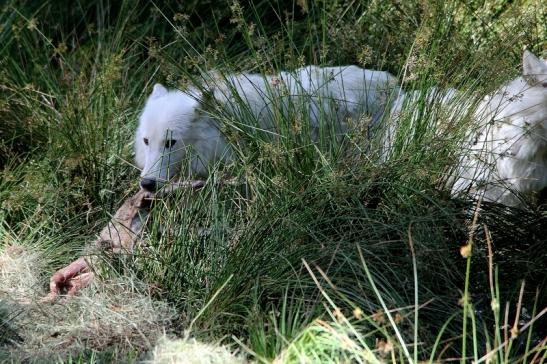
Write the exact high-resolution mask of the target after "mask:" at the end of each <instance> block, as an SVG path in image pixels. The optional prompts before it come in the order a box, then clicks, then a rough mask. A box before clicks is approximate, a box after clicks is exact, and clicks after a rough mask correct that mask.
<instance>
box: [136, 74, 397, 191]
mask: <svg viewBox="0 0 547 364" xmlns="http://www.w3.org/2000/svg"><path fill="white" fill-rule="evenodd" d="M210 83H212V85H211V86H207V87H206V88H207V91H205V92H201V91H199V90H198V89H195V88H193V89H190V90H189V91H186V92H183V91H179V90H167V89H166V88H165V87H164V86H162V85H160V84H156V85H155V86H154V89H153V91H152V94H151V95H150V96H149V98H148V100H147V101H146V104H145V106H144V109H143V111H142V113H141V115H140V118H139V127H138V129H137V133H136V137H135V155H136V158H135V159H136V162H137V165H138V166H139V168H141V169H142V173H141V186H142V187H143V188H144V189H146V190H149V191H154V190H156V189H157V188H159V187H161V186H163V185H164V184H165V183H166V182H167V181H168V180H169V179H171V178H173V177H174V176H176V175H178V174H183V175H188V176H198V177H205V176H207V174H208V171H209V169H210V167H211V166H212V165H213V164H215V163H217V162H227V161H229V160H230V159H231V158H232V151H231V148H230V146H229V144H228V142H227V140H226V138H225V136H224V135H223V134H222V132H221V131H220V128H219V122H218V120H216V119H215V117H213V116H212V113H210V112H209V111H208V108H210V104H211V103H213V104H216V105H218V106H220V107H221V108H222V109H223V110H224V111H226V112H227V113H229V114H231V115H232V116H234V117H235V118H236V119H241V120H249V118H254V119H255V120H256V125H255V126H256V127H259V128H262V129H264V130H268V131H271V133H273V134H275V133H276V121H277V120H278V116H279V115H281V116H282V117H289V115H290V113H291V112H292V113H293V114H294V113H298V114H299V115H301V116H302V119H305V120H306V121H307V122H309V129H310V131H311V134H312V135H311V136H310V137H311V138H317V135H318V130H319V128H320V127H321V126H322V125H323V126H327V127H329V128H334V130H335V131H336V132H337V133H340V134H343V133H344V132H345V129H346V121H347V119H348V118H352V119H357V118H358V117H359V116H360V115H361V114H362V113H367V114H368V115H370V116H371V117H372V118H373V120H374V121H377V120H378V119H379V118H380V117H381V116H382V114H383V112H384V110H386V108H387V107H388V106H389V100H390V95H392V94H395V93H396V92H397V90H398V87H397V81H396V79H395V78H394V77H393V76H392V75H391V74H389V73H388V72H383V71H371V70H365V69H362V68H359V67H357V66H345V67H325V68H321V67H316V66H307V67H303V68H300V69H297V70H296V71H294V72H281V73H279V74H278V75H275V76H264V75H258V74H238V75H229V76H226V77H225V78H221V79H218V78H217V80H216V81H215V82H210ZM276 117H277V119H276ZM189 149H191V155H190V158H191V159H190V169H191V170H189V171H185V172H183V173H180V172H181V171H180V169H181V164H182V160H183V159H184V157H185V156H186V154H187V151H188V150H189Z"/></svg>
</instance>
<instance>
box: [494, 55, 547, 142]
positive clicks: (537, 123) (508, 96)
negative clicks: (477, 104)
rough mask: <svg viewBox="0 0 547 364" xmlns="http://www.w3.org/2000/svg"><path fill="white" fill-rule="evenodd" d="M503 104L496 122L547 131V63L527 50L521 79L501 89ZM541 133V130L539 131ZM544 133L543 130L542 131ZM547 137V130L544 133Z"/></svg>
mask: <svg viewBox="0 0 547 364" xmlns="http://www.w3.org/2000/svg"><path fill="white" fill-rule="evenodd" d="M498 94H501V95H502V102H501V103H500V104H499V105H496V104H495V101H496V100H494V102H490V107H499V110H498V111H499V113H497V115H496V117H495V119H504V120H507V121H508V122H510V123H511V124H513V125H515V126H519V127H523V128H528V127H533V128H540V129H542V128H543V129H547V62H546V61H545V60H541V59H539V58H538V57H536V56H535V55H534V54H533V53H531V52H530V51H528V50H526V51H524V54H523V57H522V77H519V78H517V79H516V80H514V81H512V82H510V83H509V84H507V86H506V87H503V88H501V89H500V90H499V92H498ZM538 131H540V130H538ZM540 132H541V131H540ZM543 133H544V134H545V136H547V130H543Z"/></svg>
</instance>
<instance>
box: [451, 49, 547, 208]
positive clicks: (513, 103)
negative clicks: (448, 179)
mask: <svg viewBox="0 0 547 364" xmlns="http://www.w3.org/2000/svg"><path fill="white" fill-rule="evenodd" d="M474 117H475V121H476V122H477V124H478V126H479V127H478V130H477V131H476V132H474V133H472V134H470V135H469V137H468V140H469V152H468V153H464V154H463V156H462V157H461V159H460V164H459V168H458V170H456V172H455V176H457V177H456V178H455V182H454V184H453V186H452V195H461V194H462V193H463V194H469V195H470V196H471V197H474V198H478V197H480V196H482V198H483V199H484V200H485V201H494V202H499V203H502V204H505V205H507V206H518V205H520V204H521V200H520V198H519V196H518V195H519V194H522V195H527V194H529V193H532V192H537V191H540V190H542V189H543V188H546V187H547V62H546V61H544V60H540V59H538V58H537V57H536V56H534V55H533V54H532V53H530V52H529V51H525V52H524V56H523V75H522V76H521V77H518V78H516V79H515V80H513V81H511V82H509V83H507V84H506V85H504V86H503V87H501V88H500V89H499V90H498V91H496V92H495V93H494V94H493V95H490V96H487V97H485V98H484V100H483V101H482V102H481V103H480V104H479V106H478V108H477V110H476V112H475V115H474ZM515 192H516V194H515Z"/></svg>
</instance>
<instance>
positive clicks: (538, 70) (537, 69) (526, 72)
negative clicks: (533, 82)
mask: <svg viewBox="0 0 547 364" xmlns="http://www.w3.org/2000/svg"><path fill="white" fill-rule="evenodd" d="M546 73H547V64H546V63H545V62H544V61H543V60H541V59H539V58H538V57H536V56H535V55H534V54H533V53H532V52H530V51H529V50H525V51H524V54H523V55H522V75H523V76H546V77H547V75H546Z"/></svg>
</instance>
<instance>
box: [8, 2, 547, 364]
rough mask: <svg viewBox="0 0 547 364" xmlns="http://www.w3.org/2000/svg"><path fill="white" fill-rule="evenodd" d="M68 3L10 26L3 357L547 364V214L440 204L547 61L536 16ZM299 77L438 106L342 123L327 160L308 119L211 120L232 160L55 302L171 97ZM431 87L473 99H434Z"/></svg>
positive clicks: (478, 7) (221, 116) (295, 115)
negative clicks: (467, 154) (349, 74)
mask: <svg viewBox="0 0 547 364" xmlns="http://www.w3.org/2000/svg"><path fill="white" fill-rule="evenodd" d="M65 5H66V4H63V3H62V2H60V3H59V2H53V1H51V2H45V3H43V4H41V5H37V4H35V3H34V2H30V1H24V0H19V1H14V0H13V1H9V2H8V3H7V4H6V5H5V6H4V7H3V8H2V9H1V10H0V44H1V46H0V66H1V67H0V119H1V120H2V123H1V124H0V138H1V140H0V168H1V170H2V172H1V177H0V203H1V205H2V209H1V211H0V253H1V254H0V274H2V281H1V284H0V300H1V301H2V310H1V311H0V320H1V321H0V325H1V326H0V327H1V330H0V358H1V359H2V360H10V361H15V362H17V361H24V360H30V358H32V357H35V355H34V354H39V353H40V352H42V353H45V352H47V355H53V356H51V357H55V358H56V359H55V360H57V361H58V362H101V361H108V360H116V361H127V362H134V361H142V360H144V361H150V362H161V360H162V359H161V358H162V357H163V358H164V359H165V357H167V358H168V359H169V358H181V357H189V355H191V354H190V353H194V354H192V355H197V356H198V357H201V358H202V359H203V358H204V357H203V355H205V354H200V353H202V352H203V351H205V352H207V353H210V354H211V355H212V357H211V359H210V362H215V360H216V362H227V361H228V359H226V358H228V357H230V358H233V361H234V362H240V361H241V362H244V361H251V362H276V363H292V362H306V363H308V362H309V363H314V362H326V363H329V362H332V363H340V362H363V363H365V362H414V363H417V362H420V361H427V362H451V361H461V362H465V361H469V360H473V361H475V362H486V361H489V362H496V363H513V362H523V363H539V362H542V360H545V358H546V355H547V346H546V345H547V343H546V342H545V340H544V339H543V337H544V336H545V330H544V329H542V326H544V323H545V316H544V314H545V307H546V302H547V297H546V291H545V277H544V274H543V271H544V269H543V267H544V265H545V262H546V258H545V255H544V254H543V253H542V252H543V247H542V245H543V242H544V237H543V231H544V229H545V227H546V226H547V221H546V215H545V210H544V206H541V205H537V204H534V203H530V204H528V205H527V206H526V207H525V209H523V210H510V209H506V208H502V207H500V206H496V205H495V204H488V203H483V204H482V207H481V214H480V215H479V216H478V220H477V221H476V224H475V225H476V227H474V228H471V227H469V226H468V223H469V216H468V213H467V211H470V210H472V209H473V208H474V206H475V205H474V203H473V202H468V201H457V200H453V199H451V198H450V197H449V196H448V194H447V192H446V186H445V184H446V181H447V176H448V175H449V172H450V171H451V170H452V169H453V167H454V165H455V163H456V161H457V153H458V151H459V150H460V149H461V141H462V138H463V134H464V132H465V131H466V130H467V128H469V127H470V123H471V120H470V118H469V117H468V115H467V113H466V112H465V111H464V109H466V108H464V105H469V104H473V102H475V101H476V100H478V99H480V98H481V97H482V96H483V95H485V94H487V93H488V92H491V91H492V90H494V89H496V88H497V87H499V85H501V84H502V83H503V82H504V81H506V80H508V79H510V78H512V77H514V76H515V75H517V74H518V72H519V71H518V63H519V59H520V55H521V51H522V47H523V46H525V45H526V46H528V47H531V48H532V50H534V51H536V53H540V51H541V49H542V47H543V45H544V44H545V24H546V22H545V21H544V20H545V19H544V18H542V16H543V15H542V14H545V12H544V11H541V9H542V6H543V5H542V4H541V3H540V2H537V3H536V2H533V1H525V2H519V3H513V2H503V1H502V2H496V3H495V4H494V3H491V2H484V3H475V2H471V3H469V2H467V3H465V4H462V3H460V2H455V1H451V2H440V1H435V0H431V1H426V2H412V1H409V2H404V3H400V2H378V3H367V2H348V3H345V2H328V1H324V2H302V1H297V2H292V1H285V2H284V1H279V2H266V1H256V2H252V3H249V4H243V3H238V2H229V3H225V4H223V5H219V4H216V3H214V4H213V3H212V2H211V3H210V2H207V1H200V2H198V1H195V2H192V1H189V2H185V4H184V5H180V4H178V3H176V2H166V3H164V4H159V3H158V4H154V3H148V2H143V3H142V4H141V3H140V4H139V6H136V5H135V4H134V3H133V2H129V1H123V2H120V3H116V4H114V3H110V2H108V1H89V2H84V1H78V2H76V4H75V5H74V4H72V2H71V6H65ZM67 9H70V10H67ZM53 20H55V21H53ZM522 29H525V30H526V31H525V32H522V31H521V30H522ZM305 64H319V65H340V64H359V65H361V66H365V67H367V68H372V69H382V70H387V71H390V72H391V73H393V74H395V75H398V77H399V79H400V80H401V86H402V87H403V88H404V89H405V90H407V91H409V90H418V91H419V92H421V93H420V94H419V95H420V96H419V97H418V98H417V100H415V101H414V102H412V103H408V104H406V105H404V106H403V109H402V117H401V118H400V121H399V123H398V124H397V125H391V124H390V121H389V120H383V121H382V122H380V123H379V124H378V125H376V126H374V128H372V129H370V128H366V126H367V124H366V122H367V121H366V120H360V121H355V125H353V126H354V128H352V129H351V130H350V132H349V135H348V136H347V138H345V139H343V140H337V139H336V138H334V137H333V135H332V131H331V130H328V129H327V128H324V129H322V130H321V133H320V134H321V138H320V142H319V143H317V144H314V143H312V142H311V139H310V137H309V135H308V134H307V133H306V132H305V123H302V122H303V121H304V119H305V115H306V113H305V112H303V111H302V110H300V109H299V108H298V107H295V108H294V109H293V110H292V111H291V112H290V113H289V115H288V116H283V115H281V113H279V114H277V115H275V117H274V122H275V125H276V126H277V127H278V128H277V130H276V132H277V133H278V134H279V137H277V138H272V137H271V136H270V134H268V133H265V132H261V131H257V129H256V128H255V127H254V126H256V120H255V118H253V117H252V115H249V113H245V112H242V113H241V115H239V117H238V118H234V117H233V115H232V114H229V113H226V112H224V111H223V110H218V109H217V108H215V107H214V105H211V107H210V109H208V112H210V113H211V114H212V115H213V116H214V117H215V118H216V119H217V120H218V121H219V123H220V125H221V127H222V128H223V131H224V132H225V134H226V136H227V138H228V139H229V140H230V142H231V143H232V145H233V147H234V152H235V155H236V158H235V161H234V162H233V163H230V164H228V165H219V166H215V167H214V168H213V171H212V172H213V173H212V174H211V177H210V178H209V179H208V180H207V182H206V185H205V187H204V188H203V189H202V190H201V191H199V192H198V193H194V192H192V191H189V190H178V191H177V192H176V193H173V194H171V195H169V196H167V197H164V198H163V199H162V200H160V201H157V203H156V204H155V206H154V208H153V209H152V211H151V214H150V217H151V220H150V222H149V224H148V226H147V228H146V229H145V231H144V235H143V238H142V242H141V244H140V246H139V247H138V248H137V250H136V251H135V252H134V253H133V254H129V255H120V256H115V257H106V256H105V257H103V258H104V259H103V264H101V266H100V269H99V271H98V276H99V278H98V280H97V282H96V283H97V284H96V285H93V286H91V287H89V288H88V289H86V290H85V291H84V292H83V293H82V295H81V296H80V297H78V298H76V299H73V300H69V301H67V303H66V304H65V305H64V306H61V305H53V306H49V305H43V304H39V303H37V299H38V298H39V297H40V295H42V294H43V293H44V292H45V288H46V286H47V281H48V277H49V275H50V274H52V273H53V272H54V271H55V270H56V269H58V268H60V267H62V266H64V265H65V264H67V263H68V262H70V261H72V260H73V259H75V258H76V257H78V256H79V254H80V253H81V250H82V249H83V248H84V247H85V245H86V244H89V243H90V242H92V241H93V240H94V236H95V235H94V234H96V233H97V231H99V230H100V229H101V228H102V227H103V226H104V225H105V224H106V222H107V221H108V220H109V219H110V214H112V212H113V211H115V209H116V208H117V206H119V205H120V204H121V203H122V201H124V200H125V199H126V198H127V197H129V196H131V195H132V194H133V193H134V192H136V190H137V188H138V186H137V181H138V170H137V168H136V167H135V166H134V165H133V162H132V138H133V132H134V130H135V128H136V119H137V116H138V112H139V109H140V108H141V107H142V105H143V102H144V100H145V97H146V95H147V94H148V93H149V92H150V89H151V86H152V85H153V84H154V83H155V82H162V83H164V84H167V85H169V86H172V87H186V86H187V85H189V84H192V83H198V84H201V83H200V80H201V76H200V75H202V74H204V73H206V72H208V71H209V70H211V69H215V70H216V72H217V74H219V75H220V76H221V77H224V76H225V75H227V74H231V73H233V72H239V71H248V72H259V73H260V72H261V73H273V72H277V71H280V70H291V69H295V68H297V67H300V66H302V65H305ZM433 86H435V87H439V88H441V89H442V88H447V87H454V88H457V89H459V90H461V91H463V92H464V93H463V95H464V96H463V97H462V98H461V100H460V99H457V100H455V101H453V102H452V103H450V104H449V105H448V106H447V107H445V106H442V105H440V103H439V102H432V103H429V102H426V97H425V90H428V89H429V88H431V87H433ZM239 106H240V107H242V109H243V108H244V105H239ZM296 106H297V105H296ZM243 110H244V109H243ZM327 117H328V115H325V118H327ZM302 125H304V128H302ZM384 128H395V129H396V131H397V132H396V134H395V135H396V137H395V139H394V140H393V141H392V146H391V147H390V148H389V153H386V151H385V150H384V149H383V145H382V142H381V140H380V138H379V137H378V135H380V133H381V130H382V129H384ZM377 129H378V130H377ZM302 130H303V131H302ZM368 131H373V133H372V134H367V132H368ZM364 135H367V137H366V138H365V137H364ZM225 175H231V176H233V177H234V178H235V179H236V180H239V181H245V183H234V184H224V185H221V184H220V181H221V179H222V177H223V176H225ZM462 246H464V247H465V248H464V250H463V252H464V257H462V255H460V248H461V247H462ZM14 247H15V248H14ZM14 249H15V250H14ZM14 254H15V255H14ZM27 259H30V260H31V261H32V262H31V263H29V260H27ZM14 262H15V263H14ZM12 263H13V264H12ZM523 281H524V282H525V284H522V282H523ZM521 287H523V288H522V289H521ZM137 307H140V309H141V311H139V310H138V309H137ZM63 315H64V318H63V320H61V321H59V320H57V318H58V317H59V316H63ZM94 315H95V316H98V317H103V318H104V320H102V321H101V322H100V324H98V325H95V326H93V325H94V321H93V320H92V319H91V317H93V316H94ZM29 318H30V319H29ZM36 323H39V325H36ZM90 327H91V328H93V329H89V328H90ZM86 328H87V329H86ZM120 328H125V329H124V330H123V331H122V332H120V331H117V330H119V329H120ZM88 329H89V330H88ZM163 331H166V332H167V333H168V334H169V336H170V337H171V338H173V341H168V340H166V339H165V340H164V339H162V340H163V341H161V340H160V339H161V338H162V337H163ZM52 332H56V334H55V335H54V336H51V333H52ZM98 333H100V334H98ZM174 337H178V338H179V339H174ZM67 340H69V341H70V340H71V341H70V342H71V343H72V344H71V345H67V346H65V345H60V344H59V343H63V342H66V341H67ZM38 342H41V343H43V345H42V347H41V348H40V349H38V348H37V347H36V345H35V344H36V343H38ZM156 342H159V344H158V346H155V345H156ZM213 347H214V348H213ZM39 350H42V351H39ZM52 353H53V354H52ZM185 353H186V354H185ZM196 353H197V354H196ZM234 353H236V355H233V354H234ZM214 355H218V356H217V357H214ZM36 360H38V359H36ZM174 360H176V359H174ZM180 360H182V359H180ZM203 360H205V359H203Z"/></svg>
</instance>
